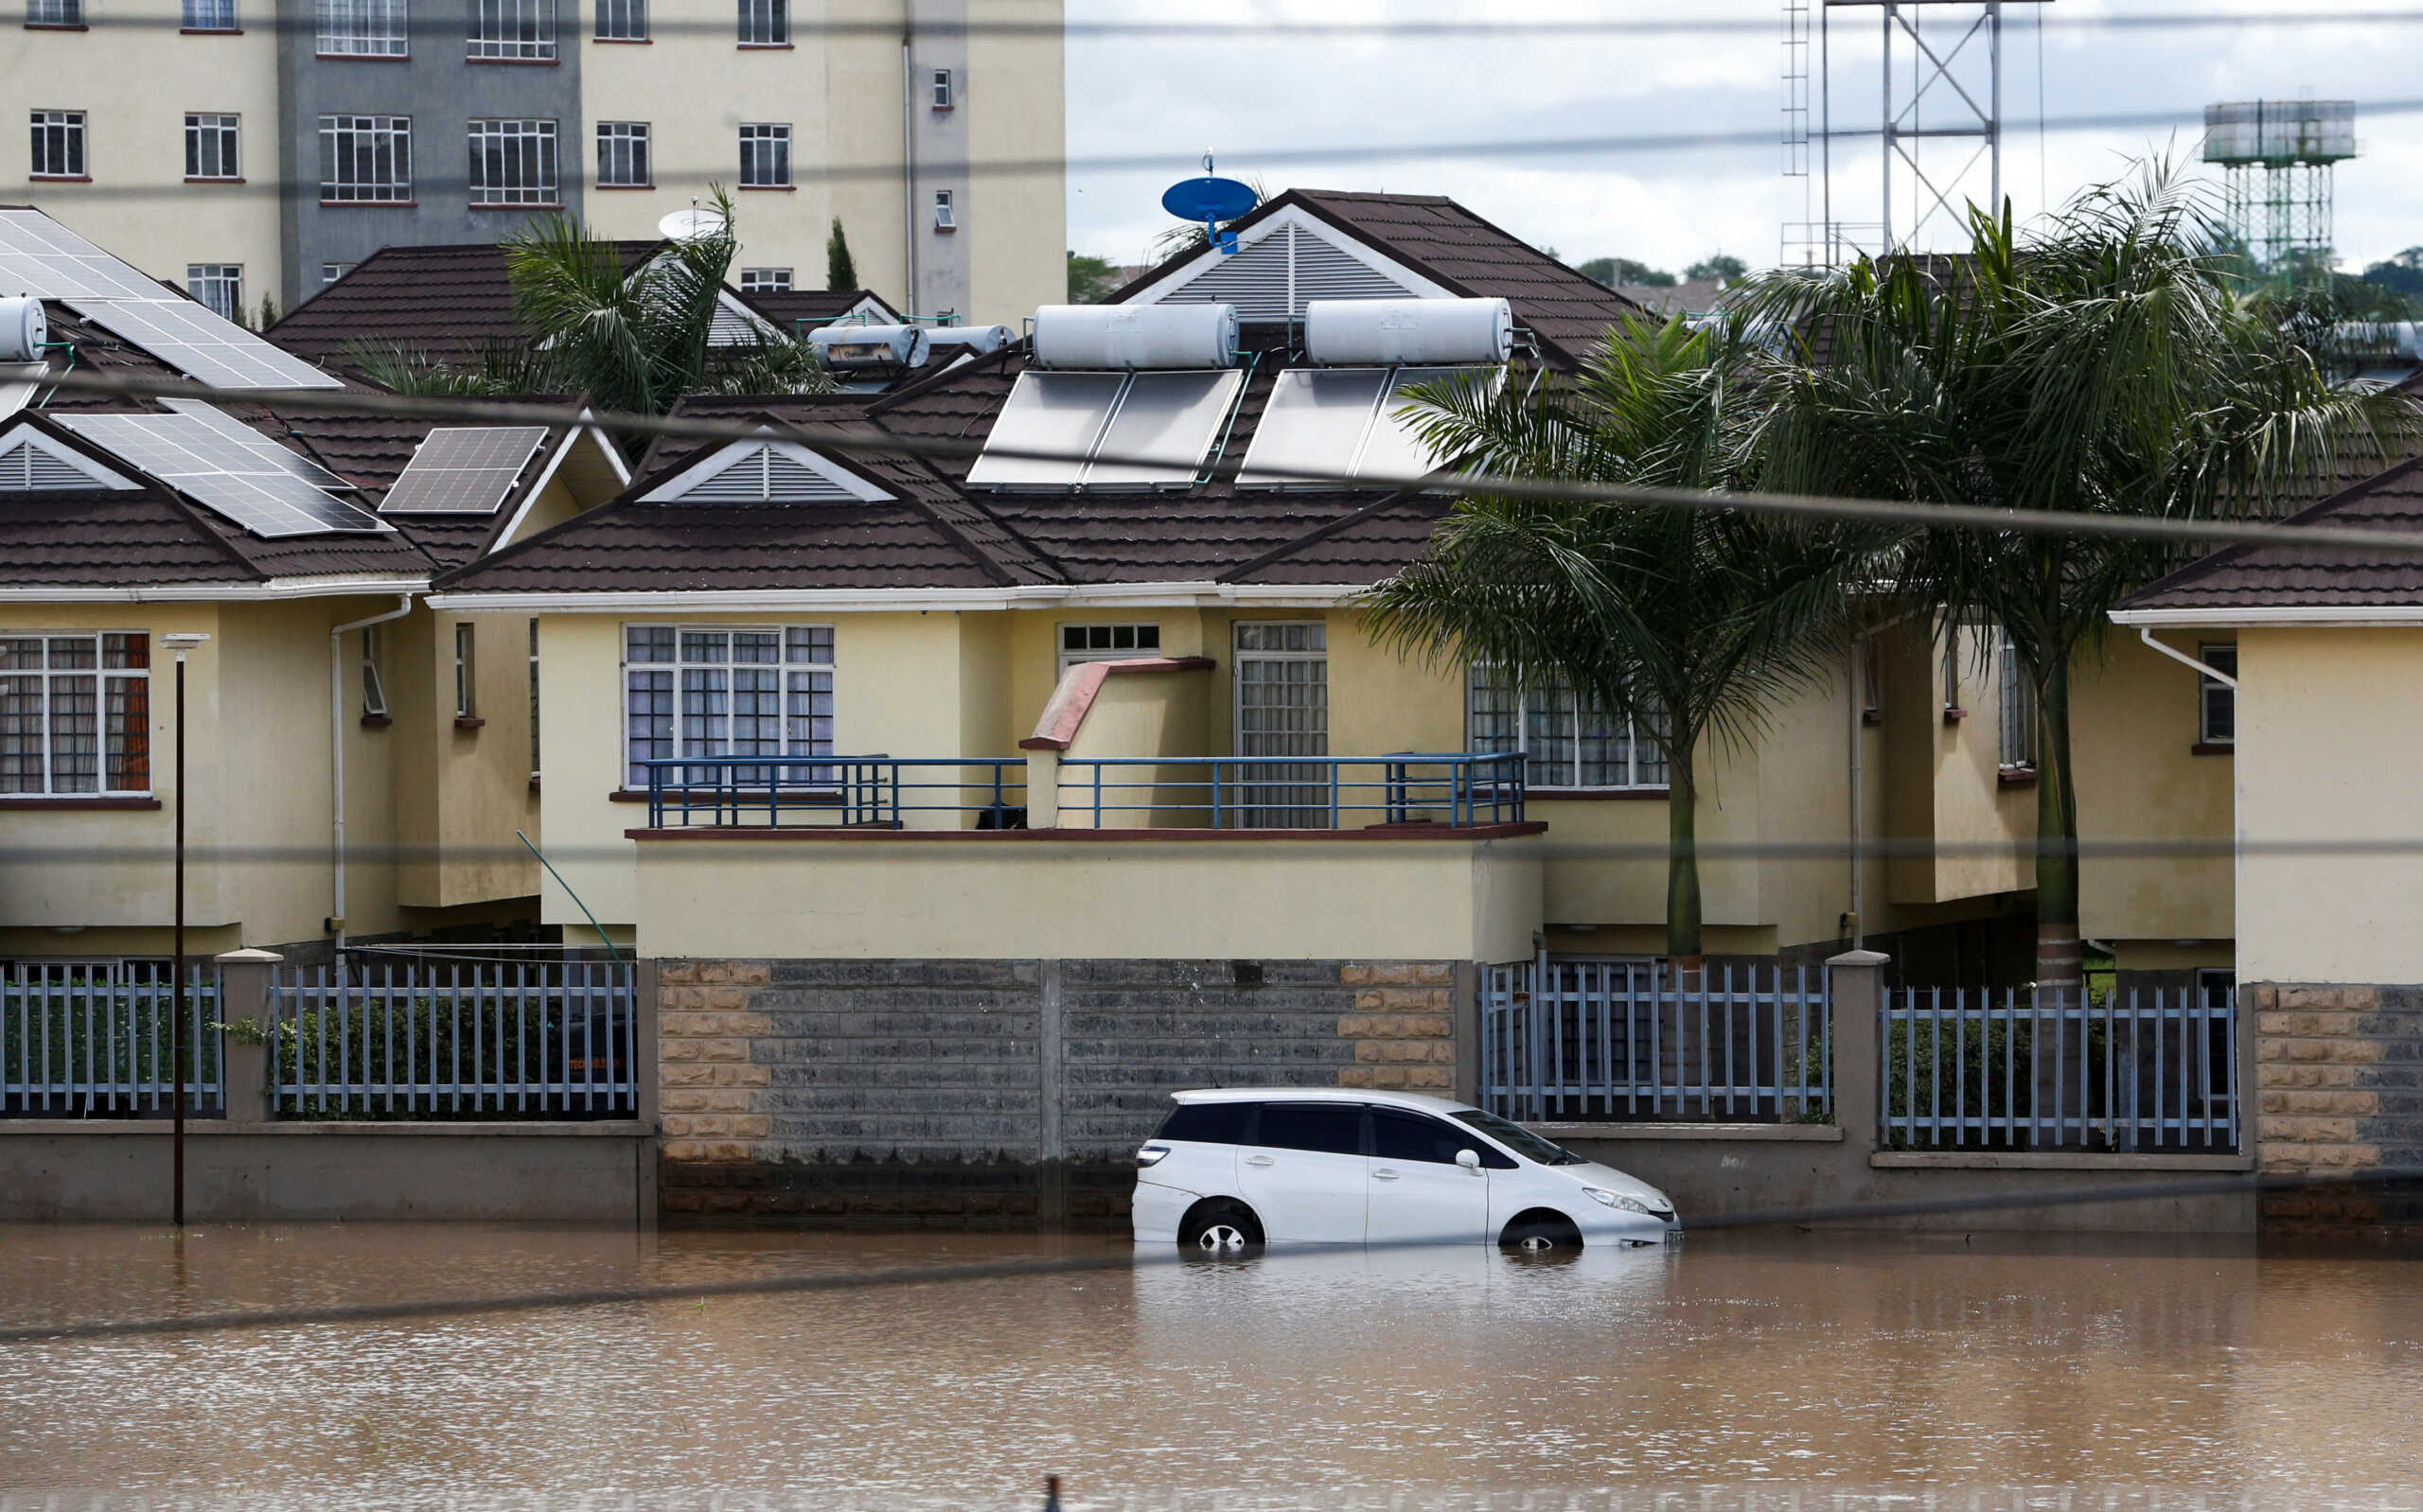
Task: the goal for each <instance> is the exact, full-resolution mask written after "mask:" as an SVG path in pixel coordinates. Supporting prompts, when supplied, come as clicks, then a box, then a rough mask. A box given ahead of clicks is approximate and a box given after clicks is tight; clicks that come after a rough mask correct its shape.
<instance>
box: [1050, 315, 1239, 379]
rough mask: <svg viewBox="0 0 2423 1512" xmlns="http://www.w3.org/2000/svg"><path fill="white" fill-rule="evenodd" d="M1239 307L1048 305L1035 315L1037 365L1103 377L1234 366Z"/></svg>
mask: <svg viewBox="0 0 2423 1512" xmlns="http://www.w3.org/2000/svg"><path fill="white" fill-rule="evenodd" d="M1236 360H1237V307H1236V306H1234V305H1046V306H1044V307H1043V308H1041V309H1038V310H1036V311H1035V366H1037V367H1057V368H1078V369H1084V370H1088V371H1092V372H1100V371H1102V370H1104V369H1105V368H1108V369H1118V368H1131V367H1233V366H1235V365H1236Z"/></svg>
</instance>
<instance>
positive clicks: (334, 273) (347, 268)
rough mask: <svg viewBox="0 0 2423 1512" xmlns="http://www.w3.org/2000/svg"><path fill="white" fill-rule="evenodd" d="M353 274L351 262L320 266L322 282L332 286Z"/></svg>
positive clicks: (329, 263) (328, 263)
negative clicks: (348, 274) (347, 275)
mask: <svg viewBox="0 0 2423 1512" xmlns="http://www.w3.org/2000/svg"><path fill="white" fill-rule="evenodd" d="M351 272H353V264H351V263H349V262H324V263H322V264H320V282H321V283H323V284H332V283H335V282H336V281H337V280H338V279H340V278H343V277H344V276H345V274H347V273H351Z"/></svg>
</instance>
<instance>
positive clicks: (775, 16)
mask: <svg viewBox="0 0 2423 1512" xmlns="http://www.w3.org/2000/svg"><path fill="white" fill-rule="evenodd" d="M737 35H738V37H739V40H740V45H741V46H743V47H787V46H789V45H790V44H791V8H790V0H740V24H739V30H738V33H737Z"/></svg>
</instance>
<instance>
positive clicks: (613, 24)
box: [597, 0, 647, 42]
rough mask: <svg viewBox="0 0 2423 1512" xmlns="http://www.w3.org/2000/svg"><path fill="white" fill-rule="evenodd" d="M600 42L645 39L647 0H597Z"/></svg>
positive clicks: (643, 40)
mask: <svg viewBox="0 0 2423 1512" xmlns="http://www.w3.org/2000/svg"><path fill="white" fill-rule="evenodd" d="M597 37H598V40H599V41H601V42H646V41H647V0H597Z"/></svg>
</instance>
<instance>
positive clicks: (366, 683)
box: [362, 624, 387, 719]
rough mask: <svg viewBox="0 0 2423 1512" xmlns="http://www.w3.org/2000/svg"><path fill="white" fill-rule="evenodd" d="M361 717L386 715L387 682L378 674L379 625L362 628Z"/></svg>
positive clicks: (379, 717) (381, 716)
mask: <svg viewBox="0 0 2423 1512" xmlns="http://www.w3.org/2000/svg"><path fill="white" fill-rule="evenodd" d="M362 717H363V718H364V719H384V718H386V717H387V683H386V680H385V679H384V678H382V677H380V675H379V626H377V625H375V624H368V625H364V626H363V629H362Z"/></svg>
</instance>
